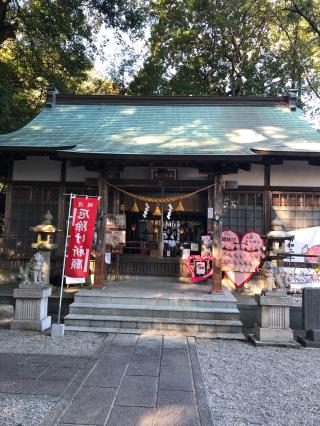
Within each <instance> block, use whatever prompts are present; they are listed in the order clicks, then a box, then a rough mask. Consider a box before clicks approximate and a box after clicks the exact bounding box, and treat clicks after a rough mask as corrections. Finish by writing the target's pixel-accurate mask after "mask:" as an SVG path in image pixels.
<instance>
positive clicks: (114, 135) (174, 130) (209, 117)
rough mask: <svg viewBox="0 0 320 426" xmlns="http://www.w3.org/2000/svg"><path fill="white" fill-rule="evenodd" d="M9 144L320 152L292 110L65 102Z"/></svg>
mask: <svg viewBox="0 0 320 426" xmlns="http://www.w3.org/2000/svg"><path fill="white" fill-rule="evenodd" d="M72 146H73V148H71V147H72ZM1 147H3V148H4V147H7V148H10V147H12V148H21V149H22V150H23V148H37V147H38V148H47V149H49V148H55V149H61V150H67V151H68V152H74V153H82V154H86V153H92V154H94V153H95V154H126V155H128V154H129V155H170V156H173V155H201V156H203V155H210V156H215V155H237V156H238V155H241V156H242V155H255V154H254V153H253V152H252V151H251V149H254V150H255V152H257V151H259V150H267V151H301V152H311V151H312V152H317V151H319V152H320V134H319V133H318V132H317V131H316V130H314V129H312V128H311V126H310V125H309V124H308V123H307V122H306V120H305V118H304V115H303V113H302V111H301V110H299V109H297V110H296V111H290V110H289V108H288V107H284V106H275V105H271V106H247V105H246V104H245V105H243V104H240V103H239V106H237V105H235V104H232V105H220V104H217V105H216V104H206V105H195V104H173V105H170V103H167V104H156V103H155V104H154V105H153V104H138V103H137V104H132V105H130V104H117V103H114V104H113V103H111V102H109V103H96V104H95V103H88V104H83V103H82V104H76V103H74V104H72V103H69V104H59V103H57V104H56V105H54V106H52V107H51V108H48V107H46V108H44V109H43V110H42V111H41V112H40V113H39V114H38V115H37V116H36V117H35V118H34V119H33V120H32V121H31V122H30V123H29V124H27V125H26V126H24V127H23V128H22V129H20V130H17V131H15V132H13V133H10V134H6V135H1V136H0V149H1ZM70 148H71V149H70Z"/></svg>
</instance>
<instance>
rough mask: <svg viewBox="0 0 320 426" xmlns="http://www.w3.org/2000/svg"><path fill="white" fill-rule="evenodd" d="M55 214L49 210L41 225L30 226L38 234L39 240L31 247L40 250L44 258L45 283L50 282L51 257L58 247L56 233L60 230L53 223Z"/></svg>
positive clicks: (43, 273)
mask: <svg viewBox="0 0 320 426" xmlns="http://www.w3.org/2000/svg"><path fill="white" fill-rule="evenodd" d="M52 219H53V216H52V214H51V212H50V211H49V210H48V211H47V212H46V213H45V215H44V216H43V222H42V223H41V224H39V225H36V226H34V227H33V228H30V229H31V230H32V231H33V232H35V233H36V234H37V242H36V243H33V244H32V245H31V247H32V248H33V249H35V250H37V251H40V252H41V254H42V257H43V259H44V265H43V269H42V281H43V283H44V284H45V285H49V283H50V257H51V251H52V250H54V249H55V248H57V244H55V242H54V235H55V234H56V233H57V232H58V229H57V228H56V227H55V226H54V225H52Z"/></svg>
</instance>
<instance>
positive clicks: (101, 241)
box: [93, 172, 108, 288]
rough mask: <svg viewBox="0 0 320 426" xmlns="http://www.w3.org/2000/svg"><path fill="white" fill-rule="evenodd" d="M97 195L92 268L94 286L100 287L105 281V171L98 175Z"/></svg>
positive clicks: (106, 207) (106, 193)
mask: <svg viewBox="0 0 320 426" xmlns="http://www.w3.org/2000/svg"><path fill="white" fill-rule="evenodd" d="M99 196H100V197H101V199H100V209H99V213H98V217H99V218H100V219H99V227H98V230H97V247H96V261H95V270H94V284H93V287H95V288H102V287H103V285H104V282H105V275H106V266H105V253H106V230H107V212H108V185H107V175H106V173H105V172H101V173H100V177H99Z"/></svg>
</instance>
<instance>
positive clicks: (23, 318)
mask: <svg viewBox="0 0 320 426" xmlns="http://www.w3.org/2000/svg"><path fill="white" fill-rule="evenodd" d="M51 222H52V215H51V213H50V212H49V211H48V212H47V213H46V214H45V215H44V221H43V223H41V224H40V225H37V226H35V227H33V228H31V230H32V231H34V232H36V233H37V242H36V243H33V244H32V248H33V249H36V250H37V252H36V253H35V254H34V255H33V256H32V258H31V260H30V262H29V263H28V264H27V266H26V267H25V269H23V268H22V267H20V274H19V279H20V284H19V288H16V289H14V293H13V296H14V298H15V299H16V309H15V317H14V320H13V321H12V323H11V329H13V330H33V331H44V330H46V329H47V328H49V327H50V326H51V317H49V316H48V298H49V296H50V294H51V290H52V289H51V287H50V285H49V280H50V254H51V250H53V249H55V248H56V247H57V246H56V244H55V243H54V241H53V237H54V234H55V233H56V232H57V229H56V228H55V227H54V226H53V225H52V223H51Z"/></svg>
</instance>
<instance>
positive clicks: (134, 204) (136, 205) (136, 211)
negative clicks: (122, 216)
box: [131, 200, 139, 213]
mask: <svg viewBox="0 0 320 426" xmlns="http://www.w3.org/2000/svg"><path fill="white" fill-rule="evenodd" d="M131 211H132V213H139V207H138V204H137V201H136V200H134V203H133V204H132V207H131Z"/></svg>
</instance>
